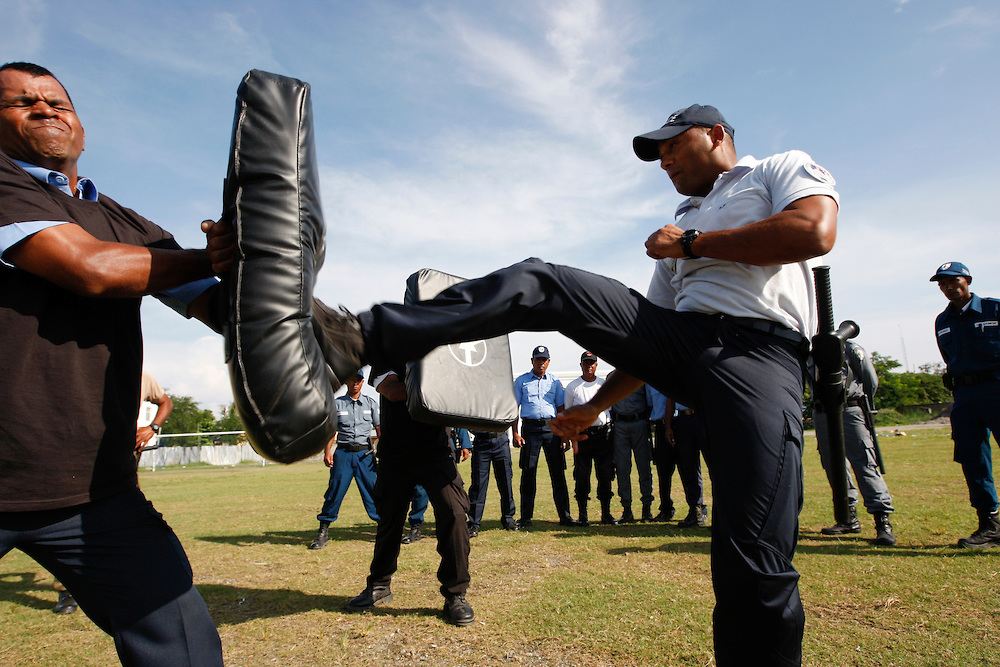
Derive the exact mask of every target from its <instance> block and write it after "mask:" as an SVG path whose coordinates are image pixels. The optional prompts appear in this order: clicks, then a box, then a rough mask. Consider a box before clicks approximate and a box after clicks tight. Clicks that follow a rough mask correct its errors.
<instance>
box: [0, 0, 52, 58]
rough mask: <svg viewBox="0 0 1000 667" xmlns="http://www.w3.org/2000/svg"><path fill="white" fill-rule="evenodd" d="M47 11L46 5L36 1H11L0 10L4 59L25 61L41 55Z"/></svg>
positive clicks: (0, 41)
mask: <svg viewBox="0 0 1000 667" xmlns="http://www.w3.org/2000/svg"><path fill="white" fill-rule="evenodd" d="M47 11H48V8H47V7H46V3H44V2H39V1H37V0H11V1H9V2H4V3H3V7H2V8H0V15H2V16H3V22H2V23H0V44H3V48H4V59H3V61H4V62H6V61H8V60H27V59H30V58H35V57H37V56H39V55H42V37H43V31H42V25H43V24H44V23H45V15H46V12H47Z"/></svg>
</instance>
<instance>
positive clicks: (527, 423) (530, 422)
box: [521, 417, 549, 426]
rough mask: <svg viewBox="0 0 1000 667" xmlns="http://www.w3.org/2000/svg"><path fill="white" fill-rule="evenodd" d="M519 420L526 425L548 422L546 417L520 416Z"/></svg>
mask: <svg viewBox="0 0 1000 667" xmlns="http://www.w3.org/2000/svg"><path fill="white" fill-rule="evenodd" d="M521 421H522V422H524V423H525V425H527V426H547V425H548V423H549V420H548V419H528V418H527V417H524V418H522V419H521Z"/></svg>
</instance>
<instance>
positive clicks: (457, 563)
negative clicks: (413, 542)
mask: <svg viewBox="0 0 1000 667" xmlns="http://www.w3.org/2000/svg"><path fill="white" fill-rule="evenodd" d="M416 484H420V485H421V486H423V487H424V488H425V489H426V490H427V496H428V497H429V498H430V501H431V506H432V507H433V508H434V520H435V523H436V528H437V551H438V553H439V554H440V555H441V565H440V567H438V571H437V576H438V581H440V582H441V595H444V596H445V597H447V596H449V595H456V594H462V593H465V591H466V590H468V588H469V534H468V532H467V530H466V527H465V517H466V515H467V514H468V513H469V496H467V495H466V494H465V485H464V484H463V483H462V477H461V476H460V475H459V474H458V468H457V467H455V459H454V458H452V454H451V451H450V449H448V448H441V449H440V450H435V451H432V452H430V453H428V454H427V455H426V456H422V457H414V456H412V455H406V456H400V455H399V454H397V453H393V454H392V455H389V456H383V457H382V458H381V459H380V460H379V464H378V480H377V481H376V482H375V507H376V508H377V509H378V515H379V522H378V529H377V530H376V532H375V552H374V554H373V555H372V564H371V574H370V575H369V576H368V585H369V586H388V585H389V584H390V582H391V581H392V575H393V574H394V573H395V572H396V567H397V561H398V560H399V549H400V540H401V539H402V532H403V525H404V524H405V523H406V512H407V508H408V507H409V505H410V498H411V497H412V496H413V487H414V485H416Z"/></svg>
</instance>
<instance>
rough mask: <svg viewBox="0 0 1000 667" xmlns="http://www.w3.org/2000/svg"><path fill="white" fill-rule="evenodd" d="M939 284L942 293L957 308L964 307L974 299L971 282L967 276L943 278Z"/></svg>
mask: <svg viewBox="0 0 1000 667" xmlns="http://www.w3.org/2000/svg"><path fill="white" fill-rule="evenodd" d="M937 283H938V289H940V290H941V293H942V294H944V295H945V297H946V298H947V299H948V301H951V303H952V304H954V305H956V306H964V305H965V302H966V301H968V300H969V299H971V298H972V290H971V289H970V287H969V280H968V278H966V277H965V276H942V277H940V278H938V281H937Z"/></svg>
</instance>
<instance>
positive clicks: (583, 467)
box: [573, 426, 615, 508]
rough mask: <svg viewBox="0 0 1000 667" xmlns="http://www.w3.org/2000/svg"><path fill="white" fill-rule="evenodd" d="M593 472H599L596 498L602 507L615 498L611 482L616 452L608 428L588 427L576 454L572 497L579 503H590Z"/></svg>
mask: <svg viewBox="0 0 1000 667" xmlns="http://www.w3.org/2000/svg"><path fill="white" fill-rule="evenodd" d="M591 470H596V473H597V499H598V500H599V501H601V507H602V508H603V507H604V506H605V504H606V503H609V502H611V498H612V496H613V495H614V493H613V492H612V491H611V482H612V481H613V480H614V478H615V450H614V447H613V446H612V444H611V439H610V438H609V437H608V427H607V426H592V427H591V428H588V429H587V439H586V440H584V441H582V442H580V443H578V444H577V453H576V454H574V455H573V481H574V482H575V484H574V488H573V495H574V496H575V497H576V502H578V503H580V504H585V503H586V502H587V501H588V500H590V471H591Z"/></svg>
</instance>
